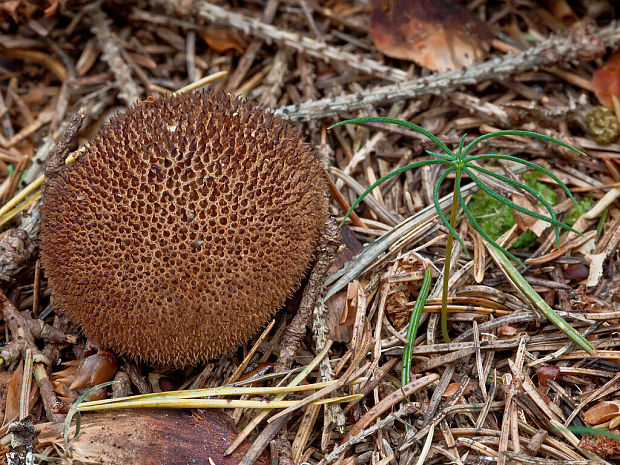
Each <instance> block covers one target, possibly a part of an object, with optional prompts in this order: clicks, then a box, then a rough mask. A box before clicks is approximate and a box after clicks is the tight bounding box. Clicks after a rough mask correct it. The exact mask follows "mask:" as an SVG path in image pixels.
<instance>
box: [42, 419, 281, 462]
mask: <svg viewBox="0 0 620 465" xmlns="http://www.w3.org/2000/svg"><path fill="white" fill-rule="evenodd" d="M63 429H64V424H63V423H51V424H49V425H46V426H45V427H44V428H43V430H42V431H41V433H40V435H39V438H38V439H39V444H40V445H48V444H56V445H58V446H60V447H63V448H64V447H65V444H64V439H63ZM236 435H237V430H236V428H235V426H234V423H233V422H232V420H231V419H230V417H229V416H228V415H226V414H225V413H223V412H221V411H219V410H197V411H194V412H193V413H192V412H190V411H187V410H173V409H140V410H130V409H124V410H110V411H106V412H100V413H99V412H98V413H87V414H83V415H82V420H81V426H80V435H79V437H78V438H77V439H76V440H74V441H73V442H72V443H71V450H72V458H73V460H74V461H75V462H76V463H78V462H77V461H82V462H84V463H98V464H101V465H116V464H121V463H122V464H124V465H156V464H161V463H165V464H168V465H175V464H178V465H185V464H188V463H205V464H208V463H216V464H217V465H237V464H238V463H239V460H240V458H241V457H242V456H243V454H245V452H246V451H247V450H248V448H249V447H250V443H249V442H245V443H244V444H242V445H241V446H240V447H239V448H238V449H237V450H236V451H235V452H234V453H233V454H231V455H229V456H224V451H226V449H227V448H228V446H230V444H231V442H232V441H233V440H234V438H235V436H236ZM210 460H212V461H213V462H211V461H210ZM268 463H269V456H268V454H267V453H264V454H262V455H261V456H260V457H259V458H258V460H257V461H256V464H258V465H267V464H268Z"/></svg>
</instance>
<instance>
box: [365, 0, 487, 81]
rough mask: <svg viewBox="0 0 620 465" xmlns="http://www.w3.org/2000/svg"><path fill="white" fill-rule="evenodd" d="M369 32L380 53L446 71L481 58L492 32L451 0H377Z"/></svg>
mask: <svg viewBox="0 0 620 465" xmlns="http://www.w3.org/2000/svg"><path fill="white" fill-rule="evenodd" d="M373 7H374V8H373V11H372V14H371V17H370V21H371V25H370V35H371V37H372V40H373V42H374V43H375V45H376V46H377V48H378V49H379V51H380V52H381V53H384V54H385V55H387V56H390V57H392V58H399V59H401V60H410V61H414V62H416V63H417V64H419V65H420V66H423V67H425V68H428V69H431V70H433V71H438V72H444V71H448V70H452V69H457V68H460V67H466V66H469V65H471V64H472V63H475V62H477V61H480V60H482V59H483V58H484V56H485V53H486V52H487V51H488V50H489V44H490V41H491V39H492V38H493V35H492V34H491V31H490V30H489V28H488V27H487V26H486V24H484V23H483V22H482V21H480V20H479V19H478V18H477V17H476V16H474V15H473V14H472V13H471V12H470V11H469V10H468V9H466V8H464V7H462V6H460V5H458V4H455V3H452V2H451V1H449V0H374V2H373Z"/></svg>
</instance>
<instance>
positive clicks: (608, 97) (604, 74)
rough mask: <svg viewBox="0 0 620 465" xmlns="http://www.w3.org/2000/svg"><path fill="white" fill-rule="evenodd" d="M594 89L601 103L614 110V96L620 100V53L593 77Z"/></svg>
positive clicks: (610, 59) (611, 57)
mask: <svg viewBox="0 0 620 465" xmlns="http://www.w3.org/2000/svg"><path fill="white" fill-rule="evenodd" d="M592 87H594V94H595V95H596V98H598V100H599V102H601V103H602V104H603V105H605V106H607V107H609V108H612V109H613V107H614V104H613V100H612V96H615V97H616V98H617V99H618V100H620V52H616V53H614V54H613V55H611V56H610V57H609V59H608V60H607V61H606V62H605V64H604V65H603V66H601V67H600V68H599V69H597V70H596V71H595V72H594V74H593V75H592Z"/></svg>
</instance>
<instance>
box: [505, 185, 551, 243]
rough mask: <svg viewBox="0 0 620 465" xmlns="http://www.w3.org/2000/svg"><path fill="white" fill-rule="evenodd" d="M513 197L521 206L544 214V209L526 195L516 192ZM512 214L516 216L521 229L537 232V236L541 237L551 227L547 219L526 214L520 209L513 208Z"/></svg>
mask: <svg viewBox="0 0 620 465" xmlns="http://www.w3.org/2000/svg"><path fill="white" fill-rule="evenodd" d="M511 197H512V201H513V202H514V203H516V204H517V205H519V206H520V207H523V208H527V209H528V210H531V211H534V212H536V213H540V214H543V211H542V210H541V209H540V208H539V207H538V205H534V204H533V203H532V202H530V200H529V199H528V198H527V197H525V196H524V195H521V194H514V195H512V196H511ZM512 214H513V216H514V218H515V222H516V223H517V226H519V229H520V230H521V231H532V232H533V233H534V234H536V236H537V237H540V235H541V234H542V233H543V232H545V229H547V228H548V227H549V223H547V222H546V221H544V220H539V219H538V218H534V217H533V216H530V215H526V214H525V213H521V212H520V211H517V210H513V211H512Z"/></svg>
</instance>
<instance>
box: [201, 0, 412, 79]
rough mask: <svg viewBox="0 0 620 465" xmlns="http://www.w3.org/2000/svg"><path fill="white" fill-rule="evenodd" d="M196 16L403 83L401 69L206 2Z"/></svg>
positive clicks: (202, 3)
mask: <svg viewBox="0 0 620 465" xmlns="http://www.w3.org/2000/svg"><path fill="white" fill-rule="evenodd" d="M198 14H199V15H200V16H201V17H203V18H204V19H206V20H207V21H210V22H212V23H216V24H224V25H226V26H227V27H232V28H235V29H238V30H240V31H242V32H243V33H245V34H248V35H253V36H256V37H259V38H261V39H263V40H265V41H266V42H268V43H269V42H276V43H278V44H282V45H285V46H287V47H291V48H293V49H295V50H297V51H298V52H301V53H305V54H306V55H310V56H312V57H315V58H319V59H322V60H326V61H329V62H334V63H342V64H345V65H346V66H347V67H348V68H352V69H354V70H356V71H359V72H361V73H364V74H369V75H371V76H377V77H380V78H382V79H387V80H388V81H394V82H401V81H404V80H405V79H407V73H406V72H405V71H403V70H401V69H397V68H392V67H391V66H386V65H384V64H382V63H379V62H378V61H375V60H371V59H369V58H366V57H364V56H362V55H360V54H356V53H349V52H345V51H343V50H340V49H339V48H338V47H334V46H332V45H328V44H326V43H324V42H320V41H318V40H315V39H312V38H310V37H306V36H304V35H301V34H298V33H295V32H290V31H285V30H282V29H278V28H277V27H275V26H272V25H271V24H267V23H264V22H262V21H260V20H258V19H256V18H251V17H248V16H245V15H242V14H239V13H235V12H233V11H228V10H225V9H224V8H222V7H219V6H217V5H213V4H212V3H209V2H201V3H200V6H199V7H198Z"/></svg>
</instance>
